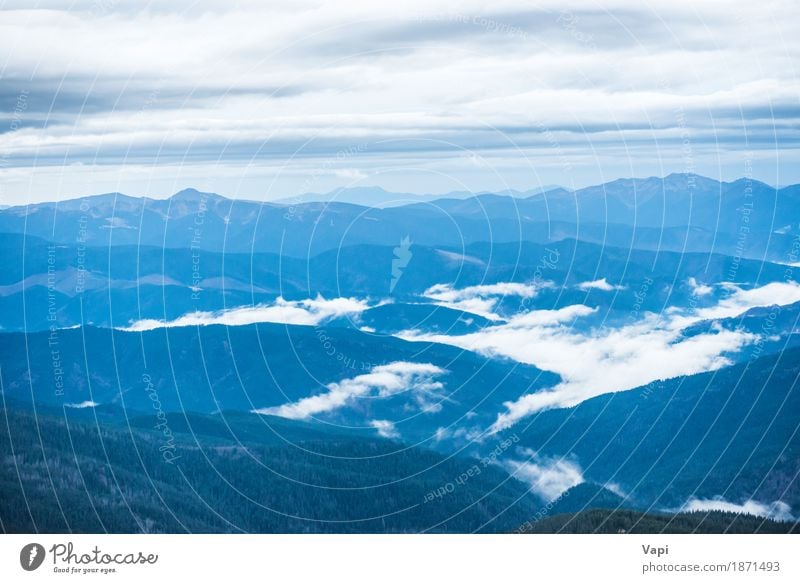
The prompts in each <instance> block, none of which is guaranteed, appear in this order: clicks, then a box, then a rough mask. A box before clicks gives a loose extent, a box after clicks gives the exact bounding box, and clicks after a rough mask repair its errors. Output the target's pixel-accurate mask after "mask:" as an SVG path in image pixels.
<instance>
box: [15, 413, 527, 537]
mask: <svg viewBox="0 0 800 583" xmlns="http://www.w3.org/2000/svg"><path fill="white" fill-rule="evenodd" d="M76 415H77V414H76V413H72V412H68V413H65V415H64V416H57V415H41V414H40V415H34V414H33V413H32V412H30V411H21V410H16V409H8V408H7V409H0V418H2V419H3V425H4V427H3V430H2V431H0V460H2V472H0V521H1V523H2V529H3V530H4V531H5V532H46V533H60V532H76V533H78V532H89V533H91V532H117V533H133V532H241V531H244V532H281V533H283V532H286V533H300V532H314V533H315V532H344V533H348V532H377V533H383V532H472V531H484V532H493V531H500V532H503V531H507V530H509V529H511V528H513V526H515V525H516V524H519V523H520V522H522V521H524V520H525V519H526V517H528V516H531V515H532V514H533V513H534V511H535V508H536V507H537V505H538V504H539V502H538V501H537V500H536V499H535V498H534V497H533V496H532V495H530V494H529V493H528V492H527V488H526V487H525V486H524V485H523V484H522V483H520V482H517V481H516V480H513V479H509V476H508V475H507V474H506V473H505V472H502V471H501V470H499V469H496V468H492V467H489V468H486V469H485V470H484V471H482V472H481V473H480V474H479V475H474V476H471V477H470V479H469V480H466V481H464V482H463V483H459V484H457V487H454V488H452V490H451V489H450V488H447V490H448V491H447V493H446V495H443V496H430V493H431V492H435V491H441V488H442V487H443V486H445V485H447V484H450V483H453V482H454V480H455V479H456V478H458V477H459V476H461V475H463V474H464V472H465V471H466V470H467V469H468V468H470V467H471V466H473V465H474V460H472V459H467V458H458V457H455V458H445V457H443V456H441V455H439V454H437V453H434V452H431V451H429V450H426V449H424V448H420V447H411V448H408V447H406V446H403V445H401V444H396V443H393V442H390V441H386V440H378V439H359V438H356V437H352V436H348V435H337V434H335V433H334V434H331V435H329V436H327V438H326V439H325V440H320V439H319V436H315V437H317V439H316V440H314V441H294V442H291V443H289V442H281V444H280V445H276V444H275V443H271V444H264V443H258V442H250V443H246V444H243V443H237V441H235V440H233V439H224V438H223V437H219V436H217V437H213V436H212V437H208V436H205V435H202V434H198V433H196V432H195V433H180V432H179V431H178V429H176V430H175V433H174V436H173V437H174V439H172V441H171V442H170V444H168V445H169V446H170V449H169V450H165V449H164V447H165V443H166V441H165V437H164V435H163V432H160V431H152V430H145V429H138V428H134V429H130V428H128V427H127V426H125V427H123V426H121V425H119V424H109V423H105V422H101V423H93V422H91V421H89V420H88V419H87V414H86V412H85V411H84V412H81V413H80V415H79V416H80V420H76V419H75V416H76ZM251 417H255V416H251ZM215 423H218V422H212V421H208V420H207V423H206V426H213V425H214V424H215ZM6 424H7V426H6ZM195 424H197V420H196V419H195ZM244 433H248V432H247V431H245V432H244ZM277 441H278V440H273V442H277ZM164 451H169V452H170V455H169V456H165V455H164ZM170 459H174V461H172V462H170V461H169V460H170Z"/></svg>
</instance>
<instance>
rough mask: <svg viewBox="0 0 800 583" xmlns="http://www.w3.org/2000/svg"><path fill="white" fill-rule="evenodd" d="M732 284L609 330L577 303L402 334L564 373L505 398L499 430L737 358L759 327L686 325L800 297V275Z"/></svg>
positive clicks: (788, 301)
mask: <svg viewBox="0 0 800 583" xmlns="http://www.w3.org/2000/svg"><path fill="white" fill-rule="evenodd" d="M731 290H732V291H731V295H730V296H729V297H728V298H726V299H724V300H722V301H720V302H719V304H718V305H717V306H715V307H712V308H703V309H698V310H696V311H689V310H674V311H672V312H670V313H665V314H664V315H662V316H657V315H654V314H647V315H645V317H643V318H642V320H641V321H638V322H636V323H634V324H631V325H627V326H621V327H619V328H616V329H611V330H606V331H602V332H601V331H597V330H585V329H581V328H579V327H576V326H575V325H574V322H575V321H576V320H579V319H580V318H582V317H584V316H587V315H589V314H591V313H592V312H593V309H592V308H589V307H587V306H583V305H580V304H577V305H573V306H567V307H564V308H561V309H558V310H534V311H531V312H528V313H525V314H520V315H516V316H514V317H512V318H511V319H510V320H509V321H508V322H505V323H498V324H496V325H494V326H489V327H486V328H484V329H482V330H480V331H477V332H473V333H470V334H465V335H461V336H448V335H444V334H419V333H417V332H415V331H407V332H404V333H401V334H399V336H400V337H401V338H404V339H406V340H410V341H415V340H419V341H428V342H440V343H444V344H451V345H454V346H459V347H461V348H464V349H466V350H471V351H474V352H479V353H482V354H485V355H488V356H502V357H506V358H511V359H513V360H516V361H518V362H523V363H526V364H531V365H534V366H536V367H538V368H540V369H543V370H547V371H552V372H555V373H557V374H558V375H560V376H561V379H562V380H561V382H560V383H559V384H558V385H556V386H555V387H552V388H550V389H545V390H541V391H539V392H536V393H532V394H529V395H525V396H523V397H521V398H520V399H518V400H516V401H514V402H507V403H504V405H505V407H506V410H505V411H503V412H501V413H499V414H498V417H497V419H496V421H495V423H494V424H493V425H492V427H491V429H490V430H491V431H493V432H496V431H499V430H502V429H505V428H508V427H510V426H512V425H514V424H515V423H517V422H518V421H519V420H520V419H522V418H524V417H526V416H528V415H531V414H533V413H535V412H537V411H540V410H543V409H550V408H558V407H570V406H574V405H577V404H578V403H580V402H582V401H584V400H586V399H589V398H592V397H596V396H598V395H602V394H605V393H612V392H616V391H623V390H628V389H633V388H635V387H639V386H642V385H645V384H647V383H650V382H652V381H656V380H660V379H669V378H674V377H677V376H683V375H690V374H697V373H701V372H707V371H712V370H717V369H719V368H721V367H724V366H728V365H730V364H731V361H730V360H729V359H728V358H727V357H726V356H725V355H726V353H733V352H737V351H739V350H741V349H742V348H743V347H744V346H745V345H748V344H751V343H753V342H754V341H755V340H756V339H757V338H758V337H757V335H755V334H751V333H748V332H746V331H743V330H727V329H724V328H721V327H716V328H713V329H712V330H710V331H709V332H707V333H704V334H697V335H694V336H689V337H684V335H683V331H684V329H685V328H687V327H688V326H690V325H692V324H695V323H697V322H698V321H700V320H705V319H708V318H723V317H733V316H736V315H740V314H742V313H744V312H745V311H747V310H748V309H750V308H752V307H756V306H759V305H760V306H769V305H773V304H780V305H785V304H789V303H794V302H796V301H800V286H798V285H797V284H795V283H770V284H768V285H765V286H763V287H761V288H756V289H752V290H741V289H739V288H738V287H735V286H733V287H732V288H731Z"/></svg>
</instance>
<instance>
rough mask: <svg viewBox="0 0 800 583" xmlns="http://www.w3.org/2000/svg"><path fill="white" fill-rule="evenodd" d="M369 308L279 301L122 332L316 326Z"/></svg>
mask: <svg viewBox="0 0 800 583" xmlns="http://www.w3.org/2000/svg"><path fill="white" fill-rule="evenodd" d="M368 308H369V304H368V302H367V301H365V300H357V299H354V298H334V299H332V300H326V299H325V298H323V297H322V296H317V297H316V298H315V299H313V300H312V299H306V300H299V301H287V300H284V299H283V298H280V297H279V298H278V299H277V300H275V302H274V303H272V304H269V305H264V304H262V305H258V306H252V307H245V308H233V309H230V310H222V311H219V312H192V313H190V314H186V315H184V316H181V317H180V318H177V319H175V320H169V321H165V320H153V319H144V320H139V321H137V322H133V323H132V324H131V325H130V326H128V327H127V328H122V330H125V331H128V332H144V331H147V330H154V329H156V328H177V327H181V326H210V325H212V324H222V325H225V326H246V325H248V324H257V323H260V322H272V323H275V324H292V325H298V326H316V325H318V324H320V323H322V322H324V321H326V320H330V319H331V318H339V317H343V316H349V315H352V314H358V313H360V312H363V311H364V310H366V309H368Z"/></svg>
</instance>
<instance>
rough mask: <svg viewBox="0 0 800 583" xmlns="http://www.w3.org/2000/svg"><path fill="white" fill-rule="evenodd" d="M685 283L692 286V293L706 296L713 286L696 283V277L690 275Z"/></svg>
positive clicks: (712, 289)
mask: <svg viewBox="0 0 800 583" xmlns="http://www.w3.org/2000/svg"><path fill="white" fill-rule="evenodd" d="M686 283H687V284H689V287H690V288H692V293H693V294H694V295H696V296H701V297H702V296H707V295H709V294H710V293H712V292H713V291H714V288H712V287H711V286H710V285H706V284H704V283H698V282H697V279H696V278H694V277H690V278H689V279H688V280H686Z"/></svg>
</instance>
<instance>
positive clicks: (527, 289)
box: [423, 283, 536, 321]
mask: <svg viewBox="0 0 800 583" xmlns="http://www.w3.org/2000/svg"><path fill="white" fill-rule="evenodd" d="M423 295H424V296H425V297H427V298H429V299H431V300H434V301H435V302H436V304H438V305H440V306H444V307H447V308H451V309H454V310H461V311H464V312H470V313H472V314H475V315H478V316H483V317H484V318H486V319H488V320H495V321H497V320H500V319H501V318H500V316H498V315H497V314H495V313H494V311H493V310H494V308H495V306H496V305H497V302H498V301H499V300H500V299H501V298H503V297H506V296H516V297H521V298H532V297H534V296H535V295H536V287H535V286H532V285H529V284H524V283H494V284H486V285H473V286H469V287H465V288H461V289H454V288H453V287H452V286H450V285H449V284H444V283H439V284H436V285H434V286H432V287H430V288H428V289H427V290H425V292H424V293H423Z"/></svg>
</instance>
